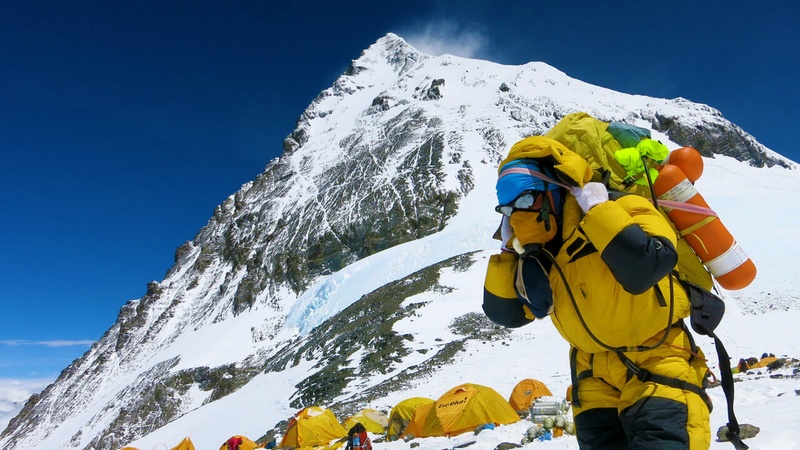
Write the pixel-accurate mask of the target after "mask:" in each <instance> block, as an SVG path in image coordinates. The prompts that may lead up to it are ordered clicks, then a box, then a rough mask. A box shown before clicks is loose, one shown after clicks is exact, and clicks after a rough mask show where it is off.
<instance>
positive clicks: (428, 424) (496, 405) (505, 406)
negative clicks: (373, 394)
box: [403, 383, 519, 437]
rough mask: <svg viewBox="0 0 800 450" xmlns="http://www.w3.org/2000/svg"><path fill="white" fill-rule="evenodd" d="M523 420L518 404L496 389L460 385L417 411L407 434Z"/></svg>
mask: <svg viewBox="0 0 800 450" xmlns="http://www.w3.org/2000/svg"><path fill="white" fill-rule="evenodd" d="M517 421H519V415H518V414H517V413H516V411H514V408H512V407H511V405H510V404H509V403H508V402H507V401H506V399H505V398H503V397H502V396H501V395H500V394H498V393H497V391H495V390H494V389H492V388H490V387H486V386H481V385H479V384H470V383H466V384H462V385H459V386H456V387H454V388H452V389H450V390H449V391H447V392H445V393H444V395H442V396H441V397H439V398H438V399H437V400H436V401H435V402H433V403H430V404H427V405H421V406H419V407H417V409H416V410H415V411H414V417H413V418H412V419H411V422H410V423H409V424H408V428H406V431H405V433H403V436H406V435H411V436H413V437H429V436H448V437H449V436H456V435H458V434H461V433H465V432H467V431H473V430H475V428H476V427H478V426H479V425H485V424H488V423H492V424H495V425H507V424H510V423H514V422H517Z"/></svg>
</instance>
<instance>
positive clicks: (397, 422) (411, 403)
mask: <svg viewBox="0 0 800 450" xmlns="http://www.w3.org/2000/svg"><path fill="white" fill-rule="evenodd" d="M426 404H433V399H432V398H427V397H411V398H407V399H405V400H403V401H402V402H400V403H398V404H396V405H394V408H392V411H391V412H390V413H389V426H388V428H387V429H386V440H387V441H394V440H396V439H399V438H400V436H401V435H402V434H403V431H405V430H406V427H407V426H408V423H409V422H411V418H412V417H414V410H415V409H417V407H418V406H420V405H426Z"/></svg>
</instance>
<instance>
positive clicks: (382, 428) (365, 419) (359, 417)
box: [342, 408, 389, 434]
mask: <svg viewBox="0 0 800 450" xmlns="http://www.w3.org/2000/svg"><path fill="white" fill-rule="evenodd" d="M357 423H360V424H361V425H364V428H366V429H367V431H369V432H370V433H375V434H383V433H385V432H386V427H388V426H389V416H387V415H386V414H384V413H382V412H380V411H378V410H377V409H372V408H365V409H362V410H361V411H359V412H357V413H356V414H354V415H352V416H350V417H348V418H347V419H345V421H344V423H343V424H342V427H343V428H344V429H345V430H349V429H350V428H353V426H354V425H355V424H357Z"/></svg>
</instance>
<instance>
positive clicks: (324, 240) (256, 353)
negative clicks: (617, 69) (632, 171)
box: [0, 34, 796, 450]
mask: <svg viewBox="0 0 800 450" xmlns="http://www.w3.org/2000/svg"><path fill="white" fill-rule="evenodd" d="M575 111H586V112H587V113H589V114H591V115H593V116H595V117H597V118H599V119H601V120H604V121H622V122H627V123H632V124H635V125H639V126H644V127H647V128H650V129H652V130H654V132H655V133H656V134H657V136H654V137H658V138H660V139H662V140H663V141H664V142H665V143H667V142H669V143H670V144H671V145H673V146H674V147H672V148H675V147H677V146H692V147H695V148H697V149H698V150H700V151H701V153H702V154H703V155H704V156H707V157H712V156H714V155H727V156H730V157H733V158H735V159H737V160H739V161H742V162H743V164H747V165H750V166H753V167H771V166H779V167H784V168H796V165H795V164H794V163H793V162H791V161H789V160H788V159H786V158H783V157H781V156H780V155H778V154H777V153H774V152H773V151H771V150H769V149H766V148H765V147H764V146H762V145H761V144H759V143H758V142H756V140H755V139H754V138H753V137H752V136H750V135H748V134H747V133H745V132H744V131H743V130H741V129H740V128H739V127H737V126H735V125H734V124H732V123H730V122H729V121H727V120H726V119H725V118H723V117H722V115H721V114H720V113H719V111H717V110H715V109H713V108H711V107H709V106H706V105H701V104H696V103H692V102H690V101H688V100H686V99H681V98H678V99H674V100H665V99H657V98H650V97H645V96H640V95H629V94H624V93H619V92H615V91H612V90H609V89H605V88H602V87H598V86H593V85H590V84H587V83H584V82H582V81H580V80H576V79H573V78H570V77H568V76H567V75H565V74H564V73H562V72H560V71H558V70H557V69H555V68H553V67H551V66H548V65H547V64H544V63H539V62H532V63H528V64H525V65H521V66H506V65H500V64H495V63H491V62H487V61H478V60H471V59H465V58H459V57H455V56H450V55H445V56H431V55H426V54H423V53H420V52H419V51H417V50H416V49H414V48H413V47H411V46H410V45H409V44H408V43H406V42H405V41H404V40H403V39H402V38H400V37H398V36H396V35H394V34H389V35H387V36H384V37H382V38H381V39H379V40H378V41H377V42H376V43H375V44H373V45H371V46H370V47H369V48H368V49H367V50H365V51H364V52H363V53H362V55H361V56H360V57H359V58H358V59H356V60H354V61H352V63H351V65H350V67H349V68H348V69H347V71H346V72H345V73H344V74H342V75H341V76H340V77H339V78H338V79H337V80H336V81H335V82H334V83H333V85H332V86H331V87H330V88H328V89H325V90H324V91H322V92H321V93H320V94H319V95H318V96H317V98H315V99H314V100H313V101H312V102H311V104H310V105H309V107H308V108H307V109H306V110H305V111H304V112H303V114H302V115H301V116H300V118H299V119H298V120H297V125H296V127H295V129H294V130H292V131H291V133H290V134H289V135H288V137H287V138H286V139H285V140H284V142H283V150H284V151H283V154H282V155H281V156H280V157H279V158H276V159H275V160H273V161H271V162H270V163H269V164H268V165H267V167H266V168H265V170H264V172H263V173H261V174H260V175H259V176H258V177H257V178H256V179H255V180H253V181H251V182H249V183H247V184H245V185H243V186H242V187H241V189H240V190H239V191H238V192H236V193H235V194H233V195H231V196H230V197H229V198H228V199H226V200H225V201H224V202H223V203H222V204H221V205H219V206H218V207H217V208H216V210H215V211H214V214H213V216H212V217H211V218H210V220H209V222H208V224H207V225H206V226H205V227H203V228H202V229H201V230H200V231H199V232H198V233H197V235H196V236H195V237H194V239H193V240H192V241H190V242H186V243H185V244H184V245H182V246H181V247H180V248H178V249H177V251H176V252H175V264H174V265H173V267H172V268H171V269H170V270H169V271H168V273H167V274H166V276H165V277H164V279H163V280H161V281H157V282H156V281H153V282H151V283H149V284H148V288H147V293H146V294H145V295H144V296H143V297H142V298H140V299H137V300H132V301H129V302H127V303H126V304H125V305H124V306H123V307H122V308H121V310H120V313H119V317H118V318H117V320H116V322H115V324H114V325H113V326H112V327H111V328H110V329H109V330H108V331H107V332H106V333H105V334H104V335H103V337H102V338H101V339H100V340H99V341H97V342H96V343H95V344H94V345H93V346H92V348H91V349H90V350H89V351H88V352H86V354H84V355H83V356H82V357H81V358H79V359H77V360H76V361H74V362H73V363H72V364H71V365H70V366H69V367H67V368H66V369H64V371H63V372H62V373H61V375H60V376H59V377H58V379H57V380H56V381H55V382H54V383H53V384H52V385H50V386H49V387H48V388H47V389H45V391H44V392H42V393H41V394H39V395H34V396H33V397H31V399H30V400H29V401H28V402H27V404H26V405H25V407H24V409H23V410H22V411H21V413H20V414H19V415H18V416H17V417H16V418H15V419H13V420H12V421H11V422H10V423H9V425H8V427H7V429H6V430H5V431H4V432H3V434H2V436H0V447H2V448H4V449H8V450H12V449H22V448H48V449H98V450H99V449H103V450H105V449H117V448H120V447H122V446H124V445H127V444H129V443H131V442H135V443H139V445H140V446H141V447H142V448H150V447H152V446H153V445H155V444H156V443H158V442H159V441H158V440H157V439H164V436H172V435H180V437H181V438H182V437H183V436H185V435H188V434H190V432H191V433H192V439H193V440H194V441H195V443H196V444H197V445H198V448H216V447H214V446H215V445H216V446H218V445H219V444H220V443H221V442H223V441H224V440H225V439H227V438H228V437H229V436H226V435H222V436H220V435H216V434H214V433H215V432H216V430H217V429H218V427H217V426H219V425H220V424H229V425H230V427H229V429H230V433H231V434H234V433H244V434H250V435H251V436H252V437H253V438H257V437H259V436H261V435H263V434H265V433H267V432H269V431H270V430H273V429H274V430H275V431H278V432H280V426H281V425H280V424H281V421H283V420H286V419H288V418H289V417H291V416H292V414H294V412H296V411H297V410H298V409H299V408H302V407H304V406H311V405H314V404H324V405H325V406H328V407H331V408H332V409H334V410H335V411H336V412H337V414H339V415H343V414H349V413H352V412H355V410H356V409H358V408H361V407H364V406H367V405H368V404H381V405H391V404H392V402H393V401H396V400H402V398H401V397H399V396H400V394H399V392H409V391H410V390H413V389H414V388H415V387H418V386H420V385H421V384H424V383H425V382H426V381H425V380H429V379H430V377H432V376H433V374H436V377H439V378H440V379H448V380H449V379H451V378H452V379H453V380H454V381H455V380H456V379H457V378H458V377H456V376H455V375H448V374H446V373H447V371H448V367H450V365H452V364H454V361H456V360H458V358H459V357H460V356H459V355H462V356H463V354H465V352H468V349H469V348H471V347H470V346H471V345H473V344H474V343H476V342H478V343H479V342H484V343H487V342H489V343H490V345H493V346H494V345H495V344H496V343H497V346H500V344H499V342H500V341H501V340H503V339H510V337H509V336H511V335H512V332H511V331H509V330H503V329H498V328H496V327H494V326H493V325H491V324H490V323H488V321H486V320H485V319H484V318H483V317H482V315H480V314H478V313H476V311H479V310H480V306H479V305H480V301H481V300H480V299H481V295H482V287H481V281H482V276H483V273H482V272H483V267H485V266H482V264H485V256H482V255H484V253H485V252H486V251H487V250H491V249H494V248H495V247H496V246H497V243H496V241H493V240H492V239H491V235H492V234H493V232H494V229H495V228H496V226H497V221H498V219H497V216H496V214H495V213H494V211H493V207H494V204H495V201H496V200H495V199H494V183H495V180H496V168H497V164H498V163H499V162H500V160H501V159H502V158H503V157H504V156H505V154H506V153H507V151H508V149H509V147H510V146H511V144H513V143H514V142H516V141H517V140H519V139H520V138H522V137H525V136H529V135H535V134H542V133H544V132H546V131H547V130H548V129H549V128H551V127H552V126H553V125H555V123H556V122H557V121H558V120H559V119H560V118H561V117H563V116H564V115H566V114H569V113H571V112H575ZM464 274H471V275H470V276H469V277H468V280H467V279H465V276H464ZM454 278H458V280H459V282H458V283H455V282H454V281H453V279H454ZM432 304H436V305H446V306H447V309H446V311H447V312H446V313H442V309H441V308H436V309H433V310H430V308H429V306H430V305H432ZM432 311H433V312H432ZM421 328H424V329H426V330H437V331H436V332H437V333H440V334H439V335H437V338H436V339H431V340H427V339H423V338H421V337H420V336H421V334H420V333H419V330H420V329H421ZM551 335H552V337H548V336H550V335H547V336H544V337H540V340H542V341H544V342H545V343H547V344H548V345H550V346H551V347H555V348H557V349H559V350H564V349H563V347H564V346H565V345H566V344H563V343H560V342H559V340H558V339H557V336H555V335H553V333H551ZM565 351H566V350H564V352H565ZM565 367H566V361H564V362H563V363H556V365H554V366H552V369H553V372H559V371H561V372H562V373H565V370H566V369H565ZM456 372H458V370H456ZM461 375H464V374H463V372H462V373H461ZM562 381H566V380H562ZM554 392H555V391H554ZM231 411H235V413H231ZM234 416H235V417H234ZM344 417H345V416H341V417H340V419H344ZM212 425H216V426H212ZM169 439H172V437H169ZM178 440H180V438H177V439H175V440H174V441H175V443H177V441H178Z"/></svg>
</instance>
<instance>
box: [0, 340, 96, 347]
mask: <svg viewBox="0 0 800 450" xmlns="http://www.w3.org/2000/svg"><path fill="white" fill-rule="evenodd" d="M0 344H2V345H8V346H10V347H15V346H18V345H41V346H44V347H70V346H73V345H92V344H94V341H89V340H76V341H70V340H65V339H56V340H52V341H25V340H20V339H12V340H6V341H0Z"/></svg>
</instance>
